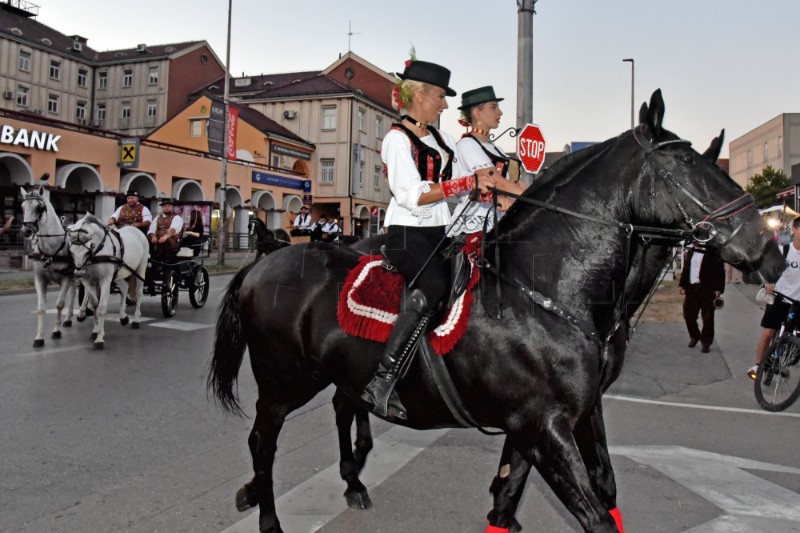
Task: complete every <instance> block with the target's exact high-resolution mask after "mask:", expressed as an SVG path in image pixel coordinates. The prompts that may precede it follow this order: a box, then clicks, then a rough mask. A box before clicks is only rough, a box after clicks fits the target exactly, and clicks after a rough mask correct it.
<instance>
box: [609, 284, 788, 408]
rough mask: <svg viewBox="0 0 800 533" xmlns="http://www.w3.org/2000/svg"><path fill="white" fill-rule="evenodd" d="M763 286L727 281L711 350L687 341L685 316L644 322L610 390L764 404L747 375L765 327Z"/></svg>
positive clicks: (696, 400) (711, 401) (672, 398)
mask: <svg viewBox="0 0 800 533" xmlns="http://www.w3.org/2000/svg"><path fill="white" fill-rule="evenodd" d="M758 288H759V286H758V285H746V284H737V285H732V284H729V285H726V286H725V293H724V294H723V298H724V300H725V307H724V308H722V309H721V310H719V311H717V312H716V315H715V334H716V338H715V339H714V343H713V344H712V345H711V353H708V354H704V353H701V352H700V345H699V344H698V345H697V346H695V347H694V348H689V347H688V346H687V344H688V342H689V335H688V333H687V332H686V325H685V324H684V323H683V321H681V322H674V323H647V324H640V325H639V327H638V328H637V331H635V332H634V334H633V338H632V339H631V342H630V344H629V345H628V351H627V355H626V357H625V365H624V367H623V370H622V375H621V376H620V378H619V379H618V380H617V382H616V383H614V385H613V386H612V387H611V388H610V389H609V393H610V394H620V395H635V396H640V397H646V398H650V399H656V398H657V399H659V400H663V401H678V402H684V403H701V404H714V405H733V404H736V405H747V404H753V407H754V408H758V406H757V405H756V404H755V400H754V399H753V386H752V380H751V379H750V378H749V377H747V375H746V374H745V372H746V370H747V369H748V368H749V367H750V366H751V365H752V364H753V363H754V361H755V350H756V342H757V341H758V336H759V334H760V332H761V326H760V322H761V315H762V314H763V307H764V304H761V303H758V302H756V301H755V295H756V292H758ZM791 409H792V410H793V409H794V407H793V408H791Z"/></svg>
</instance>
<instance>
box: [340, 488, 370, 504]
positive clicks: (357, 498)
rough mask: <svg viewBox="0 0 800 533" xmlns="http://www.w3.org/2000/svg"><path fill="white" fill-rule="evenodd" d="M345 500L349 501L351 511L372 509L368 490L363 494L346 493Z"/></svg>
mask: <svg viewBox="0 0 800 533" xmlns="http://www.w3.org/2000/svg"><path fill="white" fill-rule="evenodd" d="M344 498H345V500H347V506H348V507H349V508H350V509H369V508H370V507H372V500H370V499H369V494H368V493H367V491H366V490H362V491H361V492H350V491H345V493H344Z"/></svg>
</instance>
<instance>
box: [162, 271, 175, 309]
mask: <svg viewBox="0 0 800 533" xmlns="http://www.w3.org/2000/svg"><path fill="white" fill-rule="evenodd" d="M178 289H179V287H178V274H177V273H175V272H174V271H172V272H169V273H168V274H167V277H166V278H165V279H164V285H163V286H162V292H161V312H162V313H164V316H165V317H167V318H170V317H173V316H175V311H176V309H177V307H178Z"/></svg>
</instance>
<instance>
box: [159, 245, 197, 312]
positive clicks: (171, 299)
mask: <svg viewBox="0 0 800 533" xmlns="http://www.w3.org/2000/svg"><path fill="white" fill-rule="evenodd" d="M181 250H191V249H189V248H182V249H181ZM198 250H199V252H200V253H199V254H198V255H194V253H193V252H191V255H190V254H183V253H180V252H179V253H178V254H177V255H172V256H166V257H152V256H151V257H150V260H149V261H148V262H147V273H146V274H145V278H144V279H145V281H144V291H143V294H145V295H146V296H161V312H162V313H163V314H164V316H165V317H167V318H170V317H173V316H175V313H176V312H177V307H178V293H179V292H180V290H185V291H187V292H188V293H189V303H191V304H192V307H194V308H195V309H200V308H201V307H203V306H204V305H205V304H206V300H207V299H208V270H206V267H205V266H203V260H204V259H205V258H207V257H208V256H209V248H208V245H207V242H204V243H202V244H201V245H199V248H198Z"/></svg>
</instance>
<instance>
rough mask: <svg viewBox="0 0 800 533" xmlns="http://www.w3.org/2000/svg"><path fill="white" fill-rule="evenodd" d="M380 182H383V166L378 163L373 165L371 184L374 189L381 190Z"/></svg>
mask: <svg viewBox="0 0 800 533" xmlns="http://www.w3.org/2000/svg"><path fill="white" fill-rule="evenodd" d="M382 183H383V167H382V166H380V165H375V174H374V175H373V186H374V187H375V190H376V191H379V190H381V184H382Z"/></svg>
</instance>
